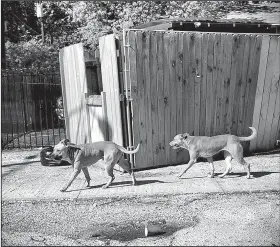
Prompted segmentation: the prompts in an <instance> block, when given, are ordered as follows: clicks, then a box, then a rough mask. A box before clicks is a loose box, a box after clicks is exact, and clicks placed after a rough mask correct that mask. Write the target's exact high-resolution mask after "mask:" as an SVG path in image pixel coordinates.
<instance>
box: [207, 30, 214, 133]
mask: <svg viewBox="0 0 280 247" xmlns="http://www.w3.org/2000/svg"><path fill="white" fill-rule="evenodd" d="M214 39H215V34H213V33H209V35H208V48H207V83H206V84H207V92H208V93H207V95H206V126H205V135H206V136H211V134H212V126H211V124H212V119H213V98H214V96H213V81H212V73H213V59H214ZM209 92H211V93H209Z"/></svg>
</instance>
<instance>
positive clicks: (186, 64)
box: [182, 32, 191, 133]
mask: <svg viewBox="0 0 280 247" xmlns="http://www.w3.org/2000/svg"><path fill="white" fill-rule="evenodd" d="M182 35H183V47H184V50H183V77H184V79H183V89H182V90H183V133H186V132H187V133H189V131H190V126H189V118H190V116H189V112H190V104H189V102H190V98H189V90H190V71H191V70H190V50H189V40H190V33H188V32H184V33H183V34H182Z"/></svg>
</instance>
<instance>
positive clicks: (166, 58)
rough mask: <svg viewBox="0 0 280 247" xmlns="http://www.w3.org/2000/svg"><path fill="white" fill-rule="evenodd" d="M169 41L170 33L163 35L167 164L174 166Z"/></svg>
mask: <svg viewBox="0 0 280 247" xmlns="http://www.w3.org/2000/svg"><path fill="white" fill-rule="evenodd" d="M169 40H170V33H164V34H163V50H164V51H163V68H164V69H163V80H164V81H163V83H164V87H163V90H164V135H165V142H164V143H165V164H172V161H171V155H170V153H171V152H173V150H171V148H170V146H169V142H170V141H171V140H170V136H171V135H170V125H171V124H170V123H171V119H170V109H171V105H170V104H171V96H170V89H169V85H170V83H171V82H170V73H169V65H170V58H169V48H170V46H169Z"/></svg>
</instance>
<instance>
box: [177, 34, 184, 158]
mask: <svg viewBox="0 0 280 247" xmlns="http://www.w3.org/2000/svg"><path fill="white" fill-rule="evenodd" d="M176 34H177V35H176V36H177V37H176V39H177V53H176V86H177V96H176V100H177V106H176V111H177V116H176V118H177V120H176V122H177V128H176V129H177V132H176V133H177V134H179V133H180V134H181V133H184V128H183V51H184V47H183V45H184V40H183V38H184V37H183V35H182V34H181V33H176ZM176 154H177V157H176V163H177V162H178V163H183V162H184V161H185V151H184V150H180V151H178V152H176Z"/></svg>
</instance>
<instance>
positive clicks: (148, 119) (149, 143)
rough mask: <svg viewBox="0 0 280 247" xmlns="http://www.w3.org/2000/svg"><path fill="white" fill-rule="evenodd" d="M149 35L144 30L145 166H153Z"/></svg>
mask: <svg viewBox="0 0 280 247" xmlns="http://www.w3.org/2000/svg"><path fill="white" fill-rule="evenodd" d="M150 40H151V35H150V32H144V39H143V42H144V46H143V53H144V79H145V86H146V95H145V107H144V108H145V110H146V128H147V129H146V131H147V150H146V155H147V164H146V165H147V167H152V166H153V152H152V145H153V143H152V118H151V94H150V92H151V82H150V73H151V70H150V49H151V42H150Z"/></svg>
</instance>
